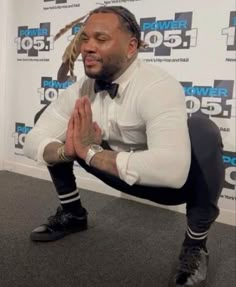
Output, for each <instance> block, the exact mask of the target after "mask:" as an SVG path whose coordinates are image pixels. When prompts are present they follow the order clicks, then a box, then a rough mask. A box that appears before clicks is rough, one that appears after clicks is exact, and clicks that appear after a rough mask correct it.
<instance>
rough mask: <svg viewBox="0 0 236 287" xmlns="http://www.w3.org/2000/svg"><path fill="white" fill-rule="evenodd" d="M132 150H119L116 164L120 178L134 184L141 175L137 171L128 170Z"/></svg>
mask: <svg viewBox="0 0 236 287" xmlns="http://www.w3.org/2000/svg"><path fill="white" fill-rule="evenodd" d="M132 153H133V151H131V152H119V153H118V155H117V157H116V166H117V170H118V173H119V177H120V179H122V180H123V181H125V182H126V183H128V184H129V185H133V184H134V183H136V182H137V181H138V179H139V175H138V174H137V172H135V171H131V170H128V162H129V159H130V156H131V155H132Z"/></svg>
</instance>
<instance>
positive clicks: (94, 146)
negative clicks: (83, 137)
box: [90, 144, 103, 152]
mask: <svg viewBox="0 0 236 287" xmlns="http://www.w3.org/2000/svg"><path fill="white" fill-rule="evenodd" d="M90 148H91V149H92V150H94V151H95V152H97V151H102V150H103V148H102V147H101V146H100V145H97V144H92V145H91V146H90Z"/></svg>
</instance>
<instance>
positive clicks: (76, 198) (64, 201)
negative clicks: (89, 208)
mask: <svg viewBox="0 0 236 287" xmlns="http://www.w3.org/2000/svg"><path fill="white" fill-rule="evenodd" d="M79 199H80V195H79V194H78V195H77V196H76V197H73V198H71V199H65V200H64V199H63V200H61V199H60V202H61V204H66V203H70V202H73V201H76V200H79Z"/></svg>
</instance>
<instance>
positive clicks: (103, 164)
mask: <svg viewBox="0 0 236 287" xmlns="http://www.w3.org/2000/svg"><path fill="white" fill-rule="evenodd" d="M117 154H118V153H117V152H115V151H110V150H103V151H102V152H99V153H96V154H95V155H94V156H93V158H92V160H91V162H90V164H91V166H93V167H95V168H97V169H99V170H101V171H104V172H107V173H109V174H112V175H115V176H117V177H119V173H118V169H117V166H116V156H117Z"/></svg>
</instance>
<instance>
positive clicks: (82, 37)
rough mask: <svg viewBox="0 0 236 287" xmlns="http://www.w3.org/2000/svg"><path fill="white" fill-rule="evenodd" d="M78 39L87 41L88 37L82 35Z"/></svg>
mask: <svg viewBox="0 0 236 287" xmlns="http://www.w3.org/2000/svg"><path fill="white" fill-rule="evenodd" d="M80 39H81V41H88V38H87V37H84V36H81V37H80Z"/></svg>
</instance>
